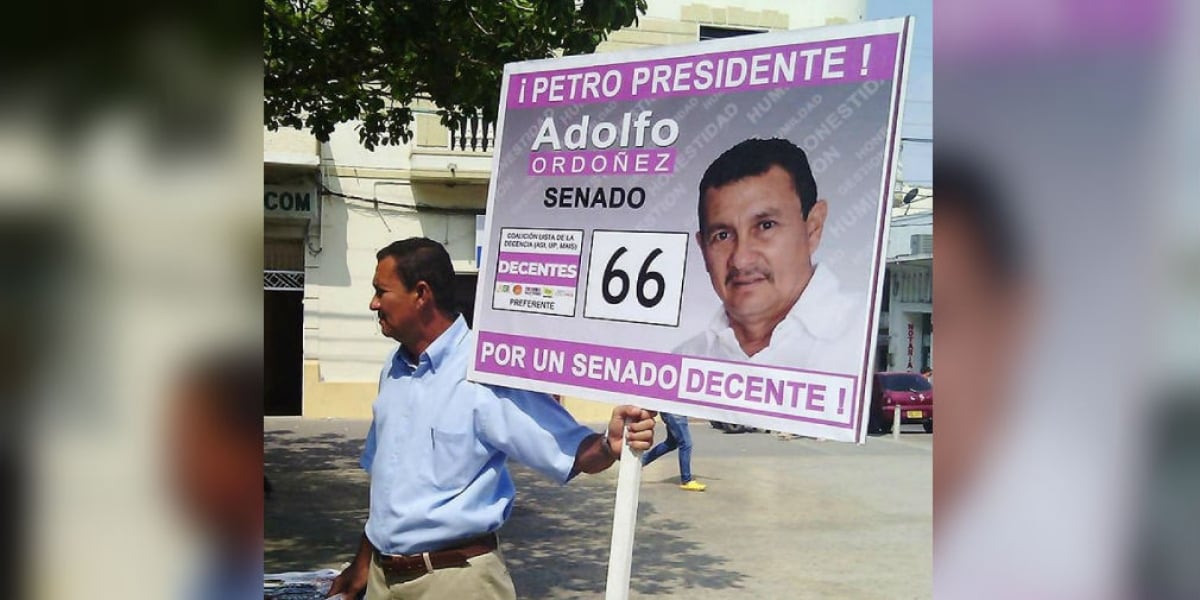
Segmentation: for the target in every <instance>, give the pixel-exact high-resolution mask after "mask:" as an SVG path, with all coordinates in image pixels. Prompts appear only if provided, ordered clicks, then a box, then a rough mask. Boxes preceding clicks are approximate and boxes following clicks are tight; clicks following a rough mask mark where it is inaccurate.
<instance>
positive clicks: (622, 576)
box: [604, 423, 642, 600]
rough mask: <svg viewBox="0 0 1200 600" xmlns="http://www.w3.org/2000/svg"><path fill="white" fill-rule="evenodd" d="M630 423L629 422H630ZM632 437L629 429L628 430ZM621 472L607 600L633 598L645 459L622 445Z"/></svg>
mask: <svg viewBox="0 0 1200 600" xmlns="http://www.w3.org/2000/svg"><path fill="white" fill-rule="evenodd" d="M626 424H628V423H626ZM625 432H626V434H628V432H629V430H628V429H626V430H625ZM622 443H623V444H624V448H622V452H621V461H620V462H621V465H620V469H619V470H618V471H617V500H616V506H615V507H614V508H613V529H612V545H611V546H609V550H608V584H607V585H606V586H605V588H604V600H627V599H628V598H629V573H630V571H631V569H632V567H633V531H634V528H636V527H637V507H638V489H639V488H640V487H641V485H642V456H641V454H642V453H641V452H634V451H633V450H632V449H631V448H630V447H629V441H628V440H626V441H624V442H622Z"/></svg>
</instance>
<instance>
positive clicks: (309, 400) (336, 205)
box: [263, 0, 866, 421]
mask: <svg viewBox="0 0 1200 600" xmlns="http://www.w3.org/2000/svg"><path fill="white" fill-rule="evenodd" d="M865 14H866V2H865V0H824V1H819V2H805V3H795V2H786V1H784V0H738V1H734V2H724V3H721V4H715V3H713V4H709V3H699V2H690V1H681V0H651V2H650V3H649V8H648V10H647V11H646V14H645V15H644V16H643V17H641V18H640V20H639V23H638V24H637V26H636V27H630V28H626V29H623V30H620V31H616V32H613V33H612V34H611V35H610V36H609V39H608V40H607V41H605V42H604V43H602V44H601V45H600V47H599V48H598V49H597V51H598V52H608V51H617V50H629V49H634V48H644V47H650V46H661V45H669V44H684V43H693V42H696V41H698V40H703V39H712V38H721V37H730V36H733V35H743V34H747V33H754V32H761V31H772V30H786V29H800V28H806V27H816V26H822V25H833V24H841V23H851V22H857V21H861V20H862V19H863V16H864V15H865ZM413 108H414V112H415V113H416V118H415V123H414V134H415V135H414V138H413V140H412V141H411V142H410V143H408V144H405V145H402V146H394V147H380V148H377V149H376V150H375V151H368V150H366V149H365V148H363V147H362V146H361V145H360V144H359V142H358V135H357V133H356V132H355V130H354V125H353V124H352V123H350V124H343V125H342V126H339V127H338V128H337V129H336V130H335V131H334V133H333V134H332V136H331V138H330V140H329V142H327V143H323V144H318V143H317V141H316V140H315V138H313V137H311V136H309V135H307V134H305V133H303V132H298V131H276V132H271V131H267V132H265V134H264V138H265V139H264V154H263V162H264V181H265V183H266V188H265V190H264V214H265V219H266V221H265V227H264V241H263V247H264V274H263V278H264V286H263V287H264V321H265V328H266V331H265V338H264V346H265V348H266V352H267V372H268V379H269V381H268V398H267V413H268V414H274V415H303V416H305V417H361V418H368V417H370V416H371V403H372V401H373V400H374V398H375V391H376V389H375V388H376V385H377V381H378V377H379V369H380V366H381V364H382V361H383V360H384V357H385V356H386V355H387V353H388V351H389V350H390V349H391V348H392V346H393V344H394V342H392V341H391V340H388V339H386V338H384V337H383V336H381V335H380V333H379V329H378V325H377V324H376V320H375V316H374V314H373V313H372V312H371V311H370V310H369V309H368V308H367V306H368V303H369V302H370V299H371V294H372V287H371V278H372V277H373V275H374V269H375V252H376V251H377V250H378V249H379V248H381V247H383V246H385V245H387V244H388V243H391V242H392V241H395V240H398V239H402V238H406V237H410V236H425V237H429V238H432V239H435V240H437V241H439V242H442V243H443V244H444V245H445V246H446V248H447V249H448V250H449V252H450V256H451V259H452V261H453V264H454V268H455V271H456V273H457V276H458V277H457V283H458V289H457V295H458V298H457V299H458V302H459V304H460V307H461V308H462V310H463V313H464V314H465V315H467V316H468V318H470V315H471V314H472V312H473V302H474V297H475V286H476V283H477V275H478V271H479V265H478V263H477V260H478V258H477V254H476V240H477V233H476V232H477V220H476V217H477V216H479V215H482V214H483V213H484V210H485V208H486V204H487V191H488V187H487V186H488V181H489V179H490V176H491V171H490V169H491V158H492V153H491V147H492V143H491V141H492V139H491V137H492V135H493V133H492V131H491V130H490V129H487V128H483V127H479V126H476V127H475V128H474V129H473V130H472V129H468V130H462V131H455V132H451V131H448V130H447V129H446V128H444V127H442V126H441V124H440V123H439V120H438V117H437V116H436V114H435V113H434V107H433V106H429V105H424V106H422V105H417V106H414V107H413ZM564 403H565V405H566V406H567V408H568V409H569V410H571V411H572V412H573V413H574V414H575V415H576V417H577V418H579V419H581V420H584V421H598V420H603V419H604V418H605V416H606V415H607V414H608V412H609V409H608V408H607V407H605V406H603V405H597V404H593V403H590V402H586V401H583V400H579V399H572V398H568V399H566V400H565V401H564Z"/></svg>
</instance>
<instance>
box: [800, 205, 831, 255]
mask: <svg viewBox="0 0 1200 600" xmlns="http://www.w3.org/2000/svg"><path fill="white" fill-rule="evenodd" d="M828 216H829V203H828V202H825V201H824V200H817V203H816V204H814V205H813V207H812V209H811V210H809V211H808V218H807V219H805V220H804V228H805V234H806V235H807V236H808V254H809V256H811V255H812V254H813V253H814V252H816V251H817V246H820V245H821V234H822V233H823V232H824V231H825V217H828Z"/></svg>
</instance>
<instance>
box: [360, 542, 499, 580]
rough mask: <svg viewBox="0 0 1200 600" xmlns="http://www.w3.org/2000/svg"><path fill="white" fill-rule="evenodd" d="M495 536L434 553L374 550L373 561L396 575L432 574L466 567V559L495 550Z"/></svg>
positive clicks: (459, 544) (496, 543) (458, 544)
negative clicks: (435, 571) (393, 552)
mask: <svg viewBox="0 0 1200 600" xmlns="http://www.w3.org/2000/svg"><path fill="white" fill-rule="evenodd" d="M497 545H498V541H497V539H496V534H494V533H489V534H486V535H481V536H479V537H477V538H472V539H469V540H466V541H463V542H460V543H457V544H455V545H453V546H450V547H448V548H443V549H441V550H437V551H435V552H422V553H420V554H384V553H382V552H380V551H379V550H378V549H376V550H375V560H377V561H379V566H380V567H382V568H383V570H384V571H387V572H389V573H393V574H396V575H419V574H425V573H432V572H433V571H434V570H436V569H446V568H451V567H465V566H467V559H470V558H475V557H476V556H481V555H483V554H487V553H488V552H491V551H493V550H495V549H496V546H497Z"/></svg>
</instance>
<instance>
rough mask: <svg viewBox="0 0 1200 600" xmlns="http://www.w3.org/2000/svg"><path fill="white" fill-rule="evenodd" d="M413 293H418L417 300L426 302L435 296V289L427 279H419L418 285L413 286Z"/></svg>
mask: <svg viewBox="0 0 1200 600" xmlns="http://www.w3.org/2000/svg"><path fill="white" fill-rule="evenodd" d="M413 294H414V295H416V298H417V302H420V303H424V302H426V301H428V300H430V299H432V298H433V289H432V288H430V287H429V284H428V283H426V282H425V281H418V282H417V285H415V286H413Z"/></svg>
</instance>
